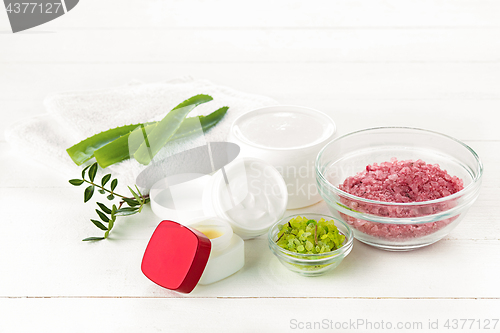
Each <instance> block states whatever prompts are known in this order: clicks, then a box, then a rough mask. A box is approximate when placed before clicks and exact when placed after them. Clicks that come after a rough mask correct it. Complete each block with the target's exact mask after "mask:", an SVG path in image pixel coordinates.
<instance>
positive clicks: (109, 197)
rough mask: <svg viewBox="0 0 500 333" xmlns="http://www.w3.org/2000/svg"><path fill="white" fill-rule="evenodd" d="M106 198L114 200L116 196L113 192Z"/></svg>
mask: <svg viewBox="0 0 500 333" xmlns="http://www.w3.org/2000/svg"><path fill="white" fill-rule="evenodd" d="M106 198H108V200H113V199H114V198H115V196H114V195H113V194H110V195H108V196H107V197H106Z"/></svg>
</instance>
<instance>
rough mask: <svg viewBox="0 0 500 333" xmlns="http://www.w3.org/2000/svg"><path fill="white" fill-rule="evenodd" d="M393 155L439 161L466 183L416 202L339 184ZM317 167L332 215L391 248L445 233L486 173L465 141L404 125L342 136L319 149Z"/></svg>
mask: <svg viewBox="0 0 500 333" xmlns="http://www.w3.org/2000/svg"><path fill="white" fill-rule="evenodd" d="M391 158H397V159H398V160H418V159H421V160H423V161H425V162H426V163H429V164H435V163H437V164H439V166H440V168H441V169H443V170H446V171H447V172H448V174H449V175H451V176H457V177H459V178H461V179H462V180H463V182H464V188H463V190H461V191H458V192H456V193H454V194H452V195H449V196H446V197H443V198H440V199H436V200H431V201H422V202H412V203H392V202H383V201H375V200H369V199H364V198H361V197H358V196H354V195H351V194H349V193H346V192H344V191H342V190H340V189H339V187H338V186H339V184H342V183H343V182H344V180H345V179H346V178H347V177H349V176H353V175H355V174H356V173H358V172H361V171H363V170H365V168H366V166H367V165H371V164H373V163H381V162H386V161H390V160H391ZM315 167H316V181H317V184H318V189H319V191H320V194H321V196H322V197H323V199H324V200H325V201H326V203H327V205H328V208H329V209H330V211H331V212H332V214H333V216H334V217H335V218H337V219H342V220H344V221H345V222H347V223H348V224H349V225H350V226H351V227H352V229H353V232H354V237H355V238H356V239H358V240H360V241H361V242H363V243H366V244H369V245H372V246H375V247H378V248H382V249H385V250H392V251H407V250H413V249H417V248H420V247H423V246H427V245H430V244H432V243H434V242H437V241H438V240H440V239H441V238H443V237H445V236H446V235H447V234H448V233H449V232H450V231H451V230H452V229H453V228H455V227H456V226H457V225H458V223H460V221H461V220H462V219H463V217H464V216H465V213H466V212H467V210H468V209H469V207H470V206H471V205H472V204H473V203H474V201H475V200H476V199H477V197H478V195H479V189H480V186H481V178H482V174H483V166H482V163H481V161H480V160H479V157H478V156H477V154H476V153H475V152H474V150H472V149H471V148H470V147H469V146H467V145H466V144H464V143H462V142H460V141H459V140H456V139H454V138H452V137H449V136H447V135H444V134H440V133H437V132H432V131H427V130H423V129H416V128H405V127H380V128H371V129H366V130H362V131H358V132H354V133H350V134H347V135H344V136H342V137H340V138H337V139H335V140H334V141H331V142H330V143H328V144H327V145H326V146H325V147H324V148H323V149H322V150H321V151H320V153H319V154H318V157H317V159H316V166H315ZM476 222H477V223H480V221H476Z"/></svg>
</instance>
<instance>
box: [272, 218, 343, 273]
mask: <svg viewBox="0 0 500 333" xmlns="http://www.w3.org/2000/svg"><path fill="white" fill-rule="evenodd" d="M297 216H305V217H306V218H308V219H313V220H316V221H319V220H320V219H321V218H324V219H325V220H327V221H328V220H334V223H335V226H336V227H337V229H338V230H339V233H341V234H343V235H344V236H345V240H344V243H343V244H342V247H340V248H339V249H337V250H335V251H330V252H325V253H321V254H302V253H296V252H291V251H288V250H285V249H283V248H282V247H280V246H278V245H277V244H276V236H277V234H278V232H279V231H280V229H279V227H280V225H283V224H286V223H288V221H290V220H291V219H293V218H295V217H297ZM267 235H268V237H267V238H268V241H269V248H270V249H271V251H272V252H273V253H274V255H275V256H276V257H277V258H278V259H279V261H280V262H281V263H282V264H283V266H285V267H286V268H288V269H289V270H291V271H292V272H295V273H299V274H300V275H304V276H318V275H323V274H325V273H326V272H328V271H331V270H332V269H334V268H335V267H337V266H338V265H339V264H340V262H341V261H342V260H343V259H344V258H345V257H346V256H347V255H348V254H349V252H351V250H352V243H353V236H352V232H351V229H350V228H349V226H348V225H347V224H346V223H345V222H343V221H338V220H336V219H334V218H333V217H332V216H328V215H323V214H313V213H310V214H308V213H303V214H296V215H291V216H287V217H285V218H283V219H281V220H280V221H278V222H276V223H275V224H274V225H273V226H272V227H271V229H269V232H268V234H267Z"/></svg>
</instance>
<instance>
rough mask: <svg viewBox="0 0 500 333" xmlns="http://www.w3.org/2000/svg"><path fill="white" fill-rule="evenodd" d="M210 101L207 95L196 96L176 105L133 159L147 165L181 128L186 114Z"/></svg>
mask: <svg viewBox="0 0 500 333" xmlns="http://www.w3.org/2000/svg"><path fill="white" fill-rule="evenodd" d="M212 99H213V98H212V97H211V96H209V95H196V96H193V97H191V98H189V99H187V100H185V101H184V102H182V103H181V104H179V105H177V106H176V107H175V108H174V109H173V110H172V111H170V112H169V113H167V115H166V116H165V117H164V118H163V119H162V120H161V121H160V122H158V123H157V124H156V126H155V127H154V128H153V129H152V131H151V132H150V133H149V134H148V135H147V137H146V138H145V141H144V142H143V143H142V144H141V145H140V146H139V148H138V149H137V151H136V152H135V153H134V158H135V159H136V160H137V161H138V162H139V163H141V164H144V165H147V164H149V163H150V162H151V160H152V159H153V157H154V156H155V155H156V154H157V153H158V151H160V149H161V148H162V147H163V146H165V144H166V143H167V142H168V141H169V140H170V139H171V138H172V136H173V135H174V134H175V132H177V130H178V129H179V128H180V127H181V124H182V122H183V121H184V119H185V118H186V116H187V115H188V113H189V112H191V111H192V110H193V109H194V108H195V107H196V106H198V105H200V104H203V103H206V102H209V101H211V100H212ZM148 143H149V144H148Z"/></svg>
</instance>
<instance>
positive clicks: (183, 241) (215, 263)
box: [141, 217, 245, 293]
mask: <svg viewBox="0 0 500 333" xmlns="http://www.w3.org/2000/svg"><path fill="white" fill-rule="evenodd" d="M244 264H245V252H244V242H243V240H242V239H241V238H240V237H238V236H237V235H235V234H233V230H232V229H231V227H230V226H229V224H228V223H227V222H225V221H223V220H221V219H218V218H213V217H212V218H202V219H198V220H195V221H192V223H191V226H190V227H186V226H183V225H181V224H179V223H177V222H174V221H169V220H166V221H162V222H161V223H160V224H159V225H158V227H157V228H156V229H155V231H154V233H153V235H152V236H151V239H150V240H149V243H148V245H147V247H146V250H145V252H144V256H143V259H142V263H141V270H142V272H143V273H144V275H145V276H146V277H148V278H149V279H150V280H151V281H153V282H154V283H156V284H158V285H160V286H162V287H164V288H168V289H171V290H175V291H178V292H183V293H189V292H191V291H192V290H193V289H194V288H195V286H196V285H197V284H201V285H206V284H211V283H214V282H217V281H219V280H222V279H225V278H227V277H228V276H230V275H233V274H234V273H236V272H237V271H239V270H240V269H241V268H242V267H243V266H244Z"/></svg>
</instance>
